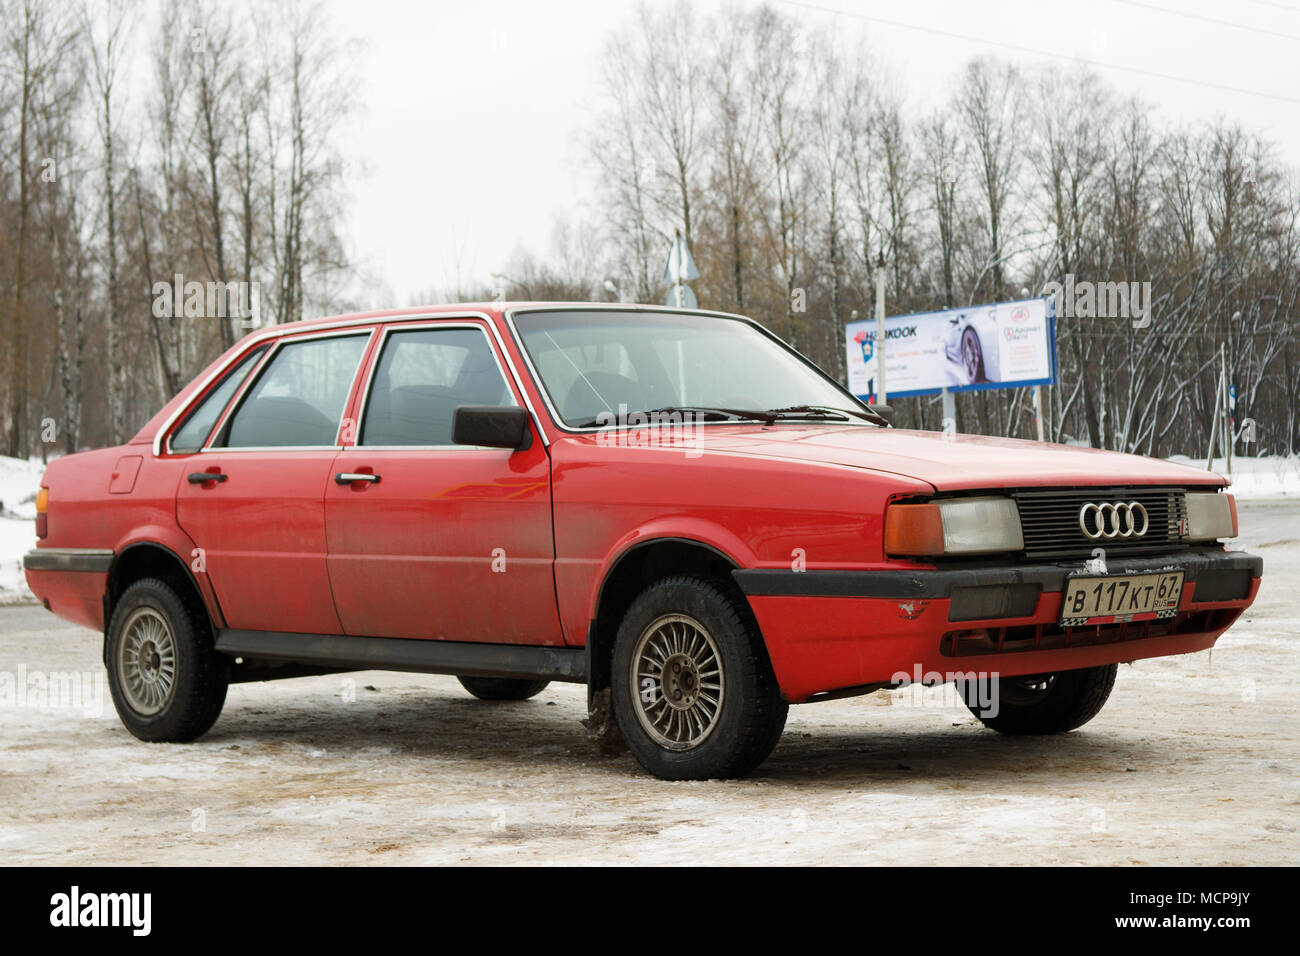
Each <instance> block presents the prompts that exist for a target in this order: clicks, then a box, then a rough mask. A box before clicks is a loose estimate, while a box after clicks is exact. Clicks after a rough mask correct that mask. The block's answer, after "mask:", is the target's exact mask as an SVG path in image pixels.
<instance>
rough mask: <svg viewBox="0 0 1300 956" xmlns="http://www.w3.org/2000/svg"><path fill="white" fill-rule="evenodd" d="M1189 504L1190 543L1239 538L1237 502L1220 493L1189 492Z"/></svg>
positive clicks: (1188, 534) (1185, 533)
mask: <svg viewBox="0 0 1300 956" xmlns="http://www.w3.org/2000/svg"><path fill="white" fill-rule="evenodd" d="M1185 500H1186V502H1187V530H1186V531H1185V532H1183V538H1184V539H1186V540H1188V541H1215V540H1218V539H1219V538H1235V537H1236V536H1237V501H1236V499H1235V498H1233V497H1232V495H1230V494H1227V493H1225V492H1219V491H1209V492H1204V491H1189V492H1188V493H1187V496H1186V498H1185Z"/></svg>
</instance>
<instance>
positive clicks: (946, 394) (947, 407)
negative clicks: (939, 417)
mask: <svg viewBox="0 0 1300 956" xmlns="http://www.w3.org/2000/svg"><path fill="white" fill-rule="evenodd" d="M940 394H941V395H942V396H943V430H944V431H945V432H946V431H948V430H949V429H948V423H949V422H952V431H954V432H955V431H957V396H956V395H954V394H953V392H952V389H950V388H945V389H944V390H943V391H942V392H941V393H940Z"/></svg>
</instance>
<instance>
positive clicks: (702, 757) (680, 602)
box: [611, 577, 789, 780]
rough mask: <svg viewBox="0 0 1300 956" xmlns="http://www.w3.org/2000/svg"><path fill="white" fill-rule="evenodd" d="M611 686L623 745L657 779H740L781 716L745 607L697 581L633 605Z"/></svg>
mask: <svg viewBox="0 0 1300 956" xmlns="http://www.w3.org/2000/svg"><path fill="white" fill-rule="evenodd" d="M611 683H612V691H613V698H614V717H615V719H616V720H617V722H618V727H619V730H620V731H621V733H622V735H623V739H624V740H625V741H626V743H627V746H628V749H630V750H631V751H632V754H633V756H635V757H636V759H637V761H638V762H639V763H640V764H641V766H643V767H645V769H647V770H649V771H650V772H651V773H652V774H654V775H655V776H656V777H659V778H660V779H662V780H709V779H725V778H729V777H741V776H744V775H745V774H747V773H749V772H750V771H751V770H753V769H754V768H755V767H757V766H758V765H759V764H760V763H762V762H763V761H764V760H765V759H767V756H768V754H770V753H771V752H772V749H773V748H774V747H775V746H776V743H777V740H778V739H779V738H780V736H781V731H782V729H784V727H785V719H786V714H787V712H788V710H789V706H788V705H787V704H786V702H785V701H784V700H782V699H781V693H780V690H779V688H778V687H777V683H776V677H775V676H774V675H773V673H772V665H771V663H770V662H769V661H768V657H767V650H766V648H765V647H764V645H763V639H762V635H761V634H760V633H759V630H758V625H757V623H756V622H755V621H754V619H753V615H752V614H751V612H750V610H749V606H748V605H747V604H745V602H744V599H743V598H742V597H741V596H740V595H738V594H736V593H735V592H733V591H732V590H731V589H729V588H726V587H725V586H721V585H719V584H718V583H716V582H714V581H710V580H707V579H704V578H696V577H673V578H667V579H665V580H662V581H659V582H657V583H655V584H653V585H651V586H650V587H649V588H647V589H646V590H645V591H643V592H642V593H641V595H640V596H639V597H638V598H637V599H636V600H635V601H633V602H632V605H631V606H630V607H629V608H628V610H627V613H626V614H625V615H624V616H623V621H622V624H621V625H620V626H619V629H618V635H617V637H616V638H615V642H614V661H613V673H612V680H611Z"/></svg>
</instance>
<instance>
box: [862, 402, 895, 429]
mask: <svg viewBox="0 0 1300 956" xmlns="http://www.w3.org/2000/svg"><path fill="white" fill-rule="evenodd" d="M867 408H869V409H871V410H872V411H873V412H875V413H876V414H877V415H879V416H880V417H881V418H883V419H884V420H885V421H887V422H889V424H891V425H892V424H894V409H893V407H892V406H890V405H868V406H867Z"/></svg>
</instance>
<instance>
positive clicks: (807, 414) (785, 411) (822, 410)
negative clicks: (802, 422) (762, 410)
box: [768, 405, 889, 425]
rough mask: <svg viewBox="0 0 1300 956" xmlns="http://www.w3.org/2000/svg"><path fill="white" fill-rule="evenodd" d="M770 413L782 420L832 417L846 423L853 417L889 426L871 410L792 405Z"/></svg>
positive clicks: (771, 409)
mask: <svg viewBox="0 0 1300 956" xmlns="http://www.w3.org/2000/svg"><path fill="white" fill-rule="evenodd" d="M768 413H769V414H771V415H776V416H779V417H782V418H785V417H793V418H830V417H832V416H834V417H836V418H839V419H840V420H841V421H846V420H847V418H846V416H849V415H852V416H853V417H855V418H861V419H864V420H865V421H869V422H877V423H879V424H881V425H888V424H889V421H888V420H887V419H886V418H885V416H883V415H881V414H880V413H878V412H874V411H872V410H871V409H869V408H861V409H858V408H835V407H834V406H831V405H790V406H788V407H786V408H769V409H768Z"/></svg>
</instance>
